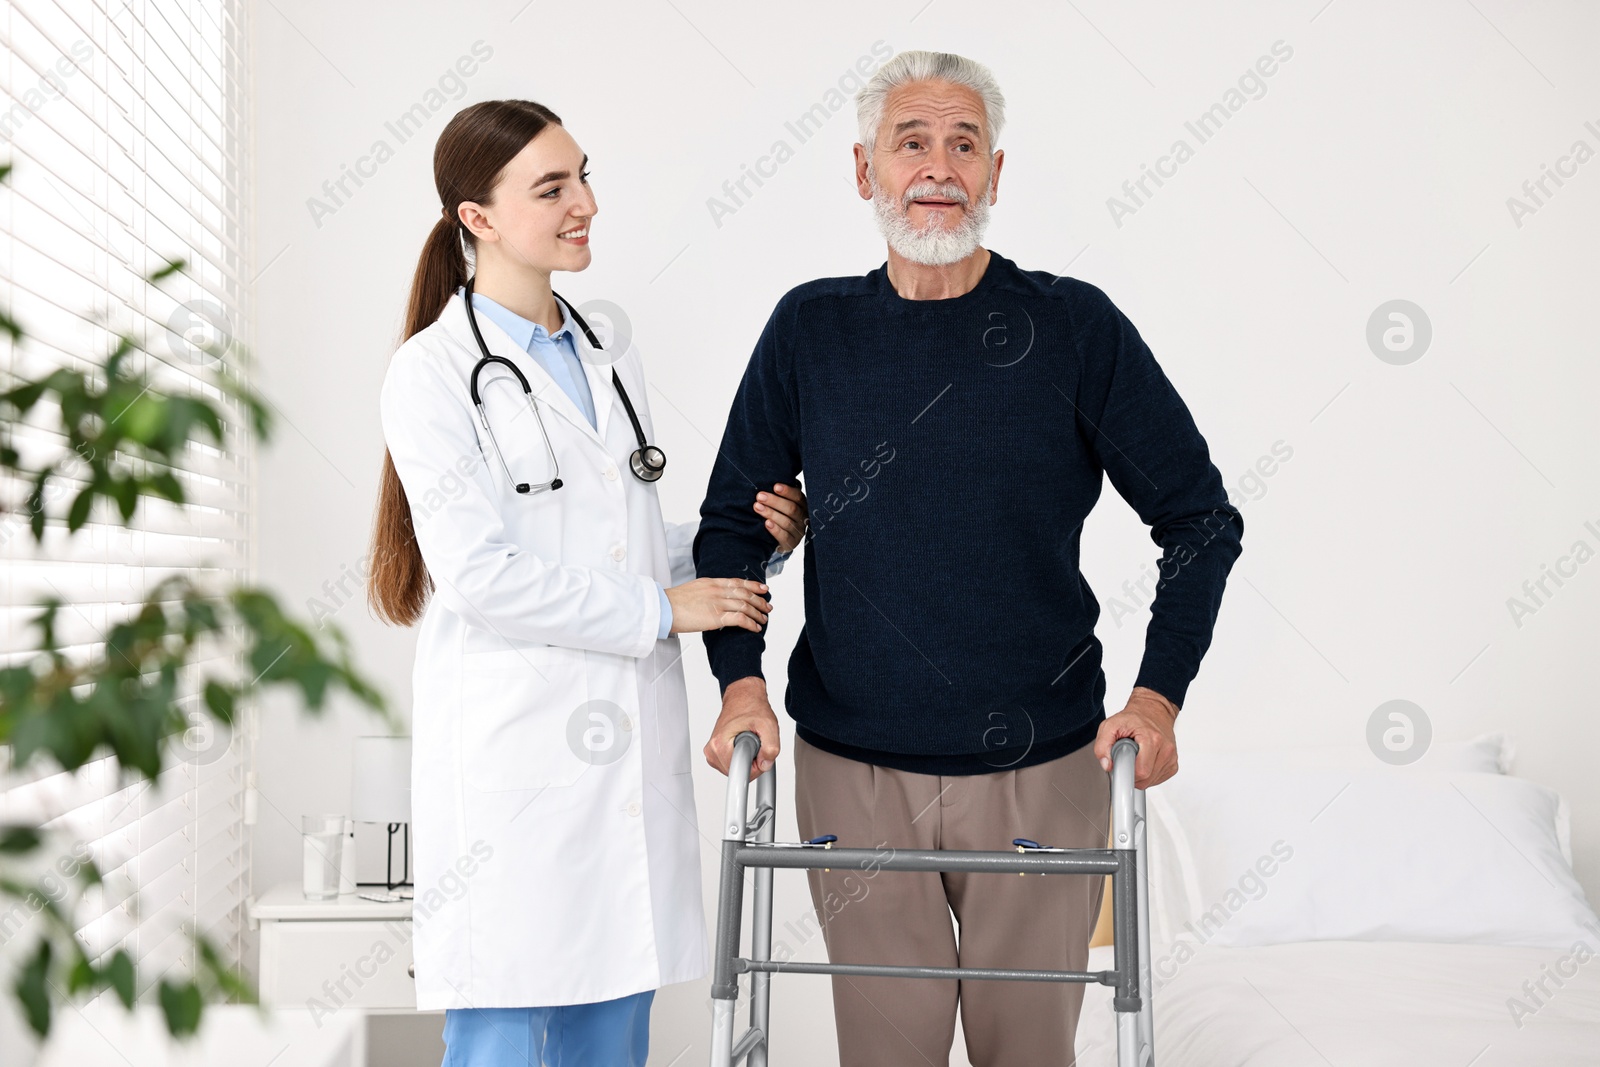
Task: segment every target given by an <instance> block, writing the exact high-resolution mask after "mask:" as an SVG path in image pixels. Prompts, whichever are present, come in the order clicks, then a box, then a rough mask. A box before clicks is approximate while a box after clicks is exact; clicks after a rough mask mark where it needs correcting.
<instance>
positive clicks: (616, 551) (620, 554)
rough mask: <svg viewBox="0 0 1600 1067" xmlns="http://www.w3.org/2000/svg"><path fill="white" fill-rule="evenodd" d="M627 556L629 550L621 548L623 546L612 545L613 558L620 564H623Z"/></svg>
mask: <svg viewBox="0 0 1600 1067" xmlns="http://www.w3.org/2000/svg"><path fill="white" fill-rule="evenodd" d="M627 554H628V550H627V549H626V548H624V547H623V546H621V545H612V546H611V558H612V559H614V560H616V561H617V562H618V563H621V562H622V560H623V558H624V557H625V556H627Z"/></svg>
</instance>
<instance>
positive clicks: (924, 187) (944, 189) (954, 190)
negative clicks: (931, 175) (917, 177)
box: [900, 182, 969, 213]
mask: <svg viewBox="0 0 1600 1067" xmlns="http://www.w3.org/2000/svg"><path fill="white" fill-rule="evenodd" d="M928 196H937V197H940V198H942V199H944V200H954V201H955V202H956V203H958V204H960V205H961V206H962V207H963V208H965V207H966V206H967V205H968V203H969V198H968V196H967V194H966V192H965V190H963V189H962V188H961V186H959V185H956V184H955V183H954V182H951V183H948V184H943V185H941V184H939V183H938V182H923V183H922V184H920V185H913V186H912V187H911V188H909V189H907V190H906V191H905V195H904V196H902V197H901V198H900V210H901V212H902V213H904V212H906V211H909V210H910V209H911V202H912V201H913V200H921V199H922V198H924V197H928Z"/></svg>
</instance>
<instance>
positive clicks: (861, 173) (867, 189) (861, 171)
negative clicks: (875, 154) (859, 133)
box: [851, 144, 872, 200]
mask: <svg viewBox="0 0 1600 1067" xmlns="http://www.w3.org/2000/svg"><path fill="white" fill-rule="evenodd" d="M851 151H852V152H854V153H855V157H856V192H858V193H860V194H861V199H863V200H871V199H872V183H871V182H870V181H868V180H867V164H868V163H870V162H871V160H870V159H869V158H868V157H867V150H866V148H865V147H864V146H862V145H860V144H857V145H855V146H854V147H853V148H852V149H851Z"/></svg>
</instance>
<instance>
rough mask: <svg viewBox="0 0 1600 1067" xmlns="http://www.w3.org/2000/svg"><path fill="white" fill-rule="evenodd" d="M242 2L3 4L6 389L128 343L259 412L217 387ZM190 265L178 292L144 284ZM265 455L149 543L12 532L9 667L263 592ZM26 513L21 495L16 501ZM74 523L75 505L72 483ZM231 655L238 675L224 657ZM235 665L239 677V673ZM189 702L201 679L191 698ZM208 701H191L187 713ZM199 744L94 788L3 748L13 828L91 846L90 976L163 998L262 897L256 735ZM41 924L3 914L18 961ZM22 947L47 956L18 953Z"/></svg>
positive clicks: (85, 933) (12, 520)
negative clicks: (118, 955) (253, 778)
mask: <svg viewBox="0 0 1600 1067" xmlns="http://www.w3.org/2000/svg"><path fill="white" fill-rule="evenodd" d="M245 15H246V11H245V9H244V3H243V0H127V2H120V0H59V2H53V0H7V2H6V4H5V5H4V7H3V8H0V34H3V41H0V82H3V85H0V109H3V110H0V159H3V160H5V161H6V162H9V163H11V164H12V167H13V169H12V172H11V177H10V181H9V184H8V185H6V186H0V275H3V276H0V300H3V301H4V304H5V306H6V307H7V308H8V309H9V311H10V313H11V315H12V317H13V318H15V319H16V320H17V321H18V322H19V323H21V325H22V326H23V328H24V329H25V331H26V333H27V338H26V340H25V341H24V342H23V343H22V344H21V345H20V346H13V345H11V344H10V342H9V341H4V340H0V378H3V379H4V380H5V381H7V382H10V381H14V380H15V379H16V377H17V376H19V375H27V376H35V375H38V374H40V373H43V372H48V371H49V370H50V369H53V368H55V367H63V366H64V367H72V368H78V369H82V368H84V367H86V366H87V365H89V363H90V362H99V361H100V360H101V359H103V357H104V356H105V354H107V353H109V352H110V351H111V350H112V348H114V346H115V344H116V339H117V335H118V334H119V333H128V334H131V335H132V336H135V337H138V338H140V339H141V341H142V343H143V348H144V353H143V354H142V355H139V356H137V357H135V358H136V359H138V360H140V361H141V363H140V365H141V366H143V367H144V369H145V370H146V372H147V373H148V374H149V375H150V376H151V377H152V378H153V379H154V380H155V382H156V383H157V384H158V386H159V387H160V388H161V389H163V390H166V391H169V392H173V393H188V394H191V395H195V394H203V395H206V396H207V397H209V399H211V400H213V401H215V402H218V403H221V404H223V406H224V407H226V408H228V409H229V410H230V411H231V412H232V415H233V418H234V423H235V425H238V426H243V425H244V418H243V412H241V411H239V410H238V409H237V405H234V404H233V403H232V402H230V401H227V400H226V398H225V397H224V396H223V395H222V394H221V393H220V392H218V391H217V390H216V389H215V388H214V387H213V386H212V385H210V384H209V382H208V378H207V374H206V371H207V369H208V362H209V361H210V360H211V359H212V358H213V357H212V356H211V355H210V354H209V353H208V352H207V351H206V345H207V344H209V343H221V342H223V341H224V340H225V339H226V338H228V337H232V338H235V339H237V340H238V341H239V342H241V343H246V342H247V341H248V338H247V336H246V334H245V333H244V330H245V327H246V324H248V322H249V316H250V308H249V302H248V291H249V284H250V280H251V279H250V267H249V264H250V262H251V259H250V249H249V233H250V231H249V222H250V219H249V204H250V196H249V179H250V167H249V162H250V161H249V128H248V118H249V97H248V89H249V78H248V67H247V59H248V40H249V35H248V27H247V25H246V22H245ZM179 258H181V259H183V260H185V261H186V263H187V268H186V270H185V271H184V272H183V273H182V274H181V275H174V276H172V277H170V278H168V279H167V280H165V281H163V282H162V283H161V284H160V286H159V287H156V286H151V285H149V284H148V283H147V282H146V281H145V280H144V279H145V277H146V276H148V275H149V274H150V273H152V272H154V271H156V270H157V269H159V268H160V267H161V266H162V265H163V264H164V263H165V262H167V261H168V260H171V259H179ZM30 422H33V423H34V424H33V425H27V426H22V427H17V428H15V432H16V435H17V441H18V445H19V448H20V449H21V450H22V452H23V455H24V456H25V457H31V456H35V455H37V456H41V457H42V456H47V455H50V454H54V453H57V452H59V451H60V450H61V448H62V447H63V445H64V439H63V438H61V437H60V436H59V434H58V433H55V432H53V431H52V430H51V429H50V427H49V419H48V418H46V417H41V418H39V419H36V420H35V419H30ZM251 445H252V442H251V441H250V440H249V439H248V438H247V437H245V436H239V437H236V438H234V439H231V440H229V441H228V442H226V443H225V444H224V445H223V447H220V448H213V447H202V446H191V447H190V448H189V450H188V454H187V455H186V456H185V457H184V458H183V460H182V462H181V464H180V469H179V470H178V471H176V474H177V477H178V478H179V480H180V481H181V482H182V484H183V487H184V490H185V493H186V496H187V499H188V503H186V504H185V505H183V506H181V507H180V506H176V505H172V504H168V503H165V502H161V501H144V502H142V503H141V505H140V510H139V513H138V514H137V515H136V517H135V519H134V521H133V522H132V523H131V525H129V526H127V527H124V526H122V524H121V523H119V522H117V521H116V517H115V516H114V515H111V514H104V515H102V514H96V515H94V516H93V517H92V518H91V521H90V523H89V524H88V525H87V526H86V527H84V528H83V529H81V530H80V531H79V532H78V533H77V534H75V535H72V536H68V534H67V531H66V528H65V523H64V522H63V521H60V520H52V521H51V522H50V523H49V524H48V526H47V529H46V535H45V538H44V541H43V543H42V544H37V545H36V544H35V543H34V541H33V538H32V536H31V534H30V532H29V530H28V527H27V515H26V514H21V513H15V512H13V513H8V514H4V515H0V582H3V583H4V590H5V594H6V595H5V597H4V608H3V609H0V658H4V659H5V660H7V661H14V660H15V659H16V658H17V657H19V656H22V655H24V654H26V652H27V650H29V649H31V648H33V647H35V646H36V644H37V632H36V631H35V630H34V629H32V628H31V627H30V625H29V621H30V619H31V618H32V617H33V616H34V615H35V614H36V611H35V609H34V608H33V607H32V605H33V604H34V603H35V602H36V601H38V600H39V599H40V598H41V597H45V596H56V597H60V598H61V599H63V600H65V601H67V602H68V603H69V604H70V607H68V608H66V609H64V610H63V611H62V613H61V615H60V620H61V629H60V634H61V638H62V640H63V641H64V642H66V643H67V644H68V645H69V647H70V649H71V651H72V653H73V654H75V655H84V656H93V655H96V654H98V652H100V651H102V650H103V641H104V634H105V633H106V632H107V630H108V628H109V627H110V626H111V625H113V624H114V623H116V622H117V621H118V620H119V619H121V618H123V617H125V616H126V615H127V614H128V613H129V612H130V611H131V610H132V608H133V607H134V606H135V605H136V604H137V603H138V602H139V601H140V600H141V599H142V598H143V597H144V596H145V595H146V593H147V591H149V590H150V589H151V588H153V587H154V586H155V585H156V584H157V583H158V582H160V581H161V580H162V579H163V578H165V577H167V576H169V575H173V574H186V575H191V576H193V577H196V578H199V579H203V580H221V581H224V582H231V581H242V580H245V579H247V578H248V576H249V574H250V571H251V564H252V559H251V548H250V531H251ZM5 488H6V491H7V498H8V499H10V500H16V499H17V498H18V492H19V490H18V487H17V486H15V485H12V486H7V487H5ZM63 488H64V489H65V492H62V493H61V494H60V496H58V497H57V498H56V504H55V507H54V511H55V513H56V514H57V515H64V514H65V504H66V502H67V501H69V500H70V498H71V494H72V493H73V492H74V491H75V489H76V486H75V485H73V484H72V483H71V481H70V479H67V480H65V481H64V482H63ZM219 655H220V654H219ZM235 666H238V664H235ZM190 681H191V682H192V681H193V679H192V678H191V679H190ZM191 699H192V698H191ZM189 710H190V711H191V713H192V718H193V721H194V722H196V724H197V727H196V729H194V730H191V731H190V733H189V735H186V737H185V741H186V742H187V743H186V744H184V745H181V746H178V747H177V748H176V749H175V751H176V753H177V758H176V759H175V760H174V761H173V762H171V763H169V765H168V768H167V770H166V771H165V772H164V773H163V774H162V775H161V777H160V778H159V779H158V780H156V781H153V782H145V781H136V780H133V779H131V778H129V777H128V776H126V775H119V773H118V770H117V768H116V767H115V766H113V765H112V763H111V761H109V760H100V761H97V762H94V763H91V764H89V765H87V766H85V767H83V768H82V769H80V770H79V771H77V772H72V773H68V772H65V771H62V770H60V769H59V768H53V769H52V768H50V767H29V768H26V769H19V768H15V767H13V766H12V765H11V762H10V756H9V752H8V751H7V750H6V749H4V748H3V747H0V821H5V822H32V823H34V824H40V825H45V826H46V827H48V828H50V829H53V830H56V831H59V832H60V833H61V834H62V835H63V837H64V838H65V839H66V840H67V841H69V842H81V843H82V846H83V847H86V848H87V849H88V851H89V853H90V854H92V855H93V857H94V859H95V861H96V863H97V864H98V865H99V867H100V869H101V871H102V873H103V874H104V875H105V884H104V885H103V886H102V887H100V888H99V889H98V890H96V891H94V892H93V893H92V895H91V897H90V898H89V899H88V900H86V901H85V902H84V903H85V907H84V909H83V910H82V912H80V913H79V914H78V919H79V921H80V922H81V926H80V929H79V934H80V937H81V938H82V940H83V942H84V943H85V945H86V946H87V948H88V951H89V952H90V954H91V955H100V954H104V953H108V952H110V951H112V950H114V949H116V948H119V947H122V948H126V949H127V950H128V951H129V952H130V954H131V955H132V956H133V957H134V959H135V960H136V961H137V963H138V971H137V978H138V982H137V984H138V987H139V989H140V990H141V991H146V990H148V989H149V988H150V987H151V986H153V985H154V984H155V983H156V982H158V981H159V980H160V978H161V977H162V975H163V974H164V973H166V972H167V971H168V970H169V969H171V968H173V967H174V966H178V967H180V968H188V967H191V966H193V959H192V955H193V953H192V949H191V945H190V942H189V940H188V937H187V936H186V935H185V932H184V928H185V926H189V927H192V928H194V929H198V930H200V931H202V932H204V933H206V934H207V935H208V936H210V937H211V938H212V940H213V941H214V942H215V943H217V944H218V945H219V947H221V948H222V949H223V950H224V951H225V952H229V953H231V955H232V956H233V958H235V959H238V958H242V956H243V948H244V944H243V941H244V936H245V935H244V928H245V916H244V901H245V898H246V896H247V895H248V893H249V834H248V832H247V829H246V827H245V807H246V806H245V793H246V772H247V768H248V762H249V760H248V756H249V753H248V744H247V741H246V737H247V735H248V728H247V724H246V723H241V724H240V726H239V728H237V729H236V730H235V731H233V732H231V733H230V732H229V731H226V730H222V731H219V732H211V731H208V730H206V729H204V728H203V725H202V724H204V723H206V722H208V720H206V719H204V718H203V717H202V716H200V714H199V705H198V703H195V704H193V705H192V706H191V707H190V709H189ZM29 919H30V916H29V914H28V913H27V912H26V909H25V908H24V909H23V910H22V912H21V913H19V909H18V906H17V904H16V902H15V901H11V900H8V899H6V898H0V946H3V945H4V944H5V943H6V942H7V941H9V940H11V939H13V938H16V937H17V935H18V934H19V933H20V932H21V931H22V930H23V929H25V928H26V925H27V922H28V921H29ZM22 940H23V941H26V940H29V939H27V938H22Z"/></svg>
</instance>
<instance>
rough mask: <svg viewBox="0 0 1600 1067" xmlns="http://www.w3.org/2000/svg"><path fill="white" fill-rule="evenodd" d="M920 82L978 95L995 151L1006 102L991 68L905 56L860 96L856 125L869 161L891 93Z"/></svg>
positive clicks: (936, 56) (936, 55)
mask: <svg viewBox="0 0 1600 1067" xmlns="http://www.w3.org/2000/svg"><path fill="white" fill-rule="evenodd" d="M920 81H945V82H950V83H951V84H953V85H964V86H966V87H967V88H968V89H971V90H972V91H973V92H975V93H977V94H978V98H979V99H980V100H982V101H983V111H984V116H985V118H986V120H987V121H986V123H985V124H986V125H987V126H988V133H989V151H991V152H993V151H994V147H995V145H996V144H997V143H998V142H999V140H1000V129H1001V127H1003V126H1004V125H1005V123H1006V98H1005V97H1004V96H1002V95H1001V94H1000V83H999V82H997V81H995V80H994V75H993V74H991V73H990V72H989V68H988V67H986V66H984V65H983V64H982V63H979V62H978V61H976V60H973V59H968V58H967V57H966V56H958V55H953V54H951V53H949V52H901V53H900V54H898V55H896V56H895V57H894V58H893V59H891V60H889V62H887V63H885V64H884V65H883V66H882V67H880V68H878V72H877V73H876V74H874V75H873V76H872V80H871V81H869V82H867V87H866V88H865V89H862V90H861V91H860V92H859V93H857V94H856V122H857V123H858V124H859V125H860V133H861V145H862V147H864V148H865V149H866V150H867V155H868V156H869V157H870V156H871V155H872V150H873V147H874V143H875V142H876V141H877V139H878V127H879V126H881V125H882V124H883V107H884V104H885V103H886V102H887V100H888V99H889V93H890V91H891V90H893V89H895V88H896V87H897V86H901V85H905V84H907V83H908V82H920Z"/></svg>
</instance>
